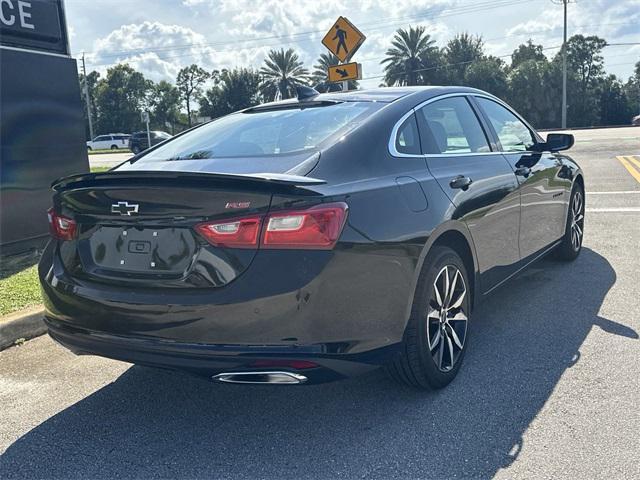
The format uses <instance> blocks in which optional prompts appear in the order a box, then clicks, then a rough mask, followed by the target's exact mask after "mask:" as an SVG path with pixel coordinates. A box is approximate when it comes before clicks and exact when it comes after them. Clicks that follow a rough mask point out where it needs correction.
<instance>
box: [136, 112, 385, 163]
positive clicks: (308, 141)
mask: <svg viewBox="0 0 640 480" xmlns="http://www.w3.org/2000/svg"><path fill="white" fill-rule="evenodd" d="M379 108H380V106H379V104H376V103H373V102H343V103H338V104H329V105H325V104H323V105H313V104H310V105H300V104H295V105H292V106H291V107H282V108H274V109H256V110H249V111H247V112H239V113H235V114H231V115H227V116H226V117H222V118H219V119H217V120H214V121H213V122H210V123H207V124H206V125H203V126H201V127H198V128H196V129H195V130H193V131H191V132H188V133H186V134H184V135H181V136H180V137H178V138H175V139H174V140H172V141H170V142H168V143H167V144H166V145H163V146H162V147H160V148H157V149H156V150H154V151H152V152H150V153H148V154H147V155H145V156H143V157H142V158H141V159H140V160H139V163H146V162H167V161H178V160H201V159H215V158H221V157H227V158H228V157H243V156H278V155H284V154H288V153H293V152H304V151H314V150H316V149H317V148H318V147H319V146H320V145H321V144H323V142H325V141H327V140H329V139H330V138H339V136H341V135H344V134H345V133H347V132H348V131H350V130H351V129H352V128H354V127H355V126H357V125H358V124H359V123H360V122H361V121H362V120H363V119H364V118H365V117H367V116H368V115H369V114H371V113H372V112H374V111H376V110H377V109H379Z"/></svg>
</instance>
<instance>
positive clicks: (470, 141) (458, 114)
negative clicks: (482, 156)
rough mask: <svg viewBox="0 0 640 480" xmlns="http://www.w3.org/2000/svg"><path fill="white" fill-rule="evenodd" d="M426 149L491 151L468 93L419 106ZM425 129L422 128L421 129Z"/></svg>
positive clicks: (436, 151)
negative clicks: (465, 96) (465, 95)
mask: <svg viewBox="0 0 640 480" xmlns="http://www.w3.org/2000/svg"><path fill="white" fill-rule="evenodd" d="M418 115H419V116H420V120H421V126H424V127H425V128H424V129H425V130H426V132H425V134H424V135H422V137H423V138H422V139H423V143H424V150H425V153H432V154H441V153H446V154H456V153H482V152H489V151H491V149H490V147H489V142H488V141H487V137H486V135H485V134H484V131H483V130H482V126H481V125H480V122H479V121H478V118H477V117H476V114H475V113H474V111H473V109H472V108H471V105H469V102H467V100H466V99H465V98H464V97H450V98H443V99H442V100H437V101H435V102H433V103H429V104H427V105H425V106H424V107H422V108H421V109H420V110H418ZM421 133H422V131H421Z"/></svg>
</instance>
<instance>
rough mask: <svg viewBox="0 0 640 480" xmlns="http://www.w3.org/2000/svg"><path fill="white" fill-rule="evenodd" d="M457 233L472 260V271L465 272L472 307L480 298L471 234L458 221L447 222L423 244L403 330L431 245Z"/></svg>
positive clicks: (407, 320)
mask: <svg viewBox="0 0 640 480" xmlns="http://www.w3.org/2000/svg"><path fill="white" fill-rule="evenodd" d="M451 231H454V232H458V233H460V234H461V235H462V236H463V237H464V239H465V240H466V242H467V244H468V245H469V248H470V250H471V256H472V258H473V271H472V272H467V273H468V274H469V275H472V276H473V285H474V288H473V302H472V307H471V308H473V307H474V304H475V302H476V299H478V298H480V297H481V296H480V276H479V267H478V260H477V255H476V248H475V245H474V243H473V239H472V238H471V233H470V232H469V229H468V228H467V226H466V225H465V224H464V223H462V222H459V221H456V220H449V221H447V222H445V223H443V224H441V225H439V226H438V227H437V228H436V229H435V230H434V231H433V233H432V234H431V235H430V236H429V239H428V240H427V242H426V243H425V245H424V247H423V249H422V252H421V253H420V257H419V258H418V262H417V265H416V269H415V271H414V274H413V281H412V284H411V295H410V296H409V299H408V302H407V306H406V310H405V325H404V328H406V326H407V323H408V322H409V319H410V318H411V312H412V309H413V304H414V301H415V298H416V295H417V293H418V292H417V288H418V282H419V281H420V276H421V275H422V271H423V269H424V267H425V262H426V259H427V256H428V255H429V252H430V251H431V248H432V247H433V245H434V244H435V243H436V242H437V241H438V239H440V238H441V237H442V236H443V235H444V234H446V233H448V232H451Z"/></svg>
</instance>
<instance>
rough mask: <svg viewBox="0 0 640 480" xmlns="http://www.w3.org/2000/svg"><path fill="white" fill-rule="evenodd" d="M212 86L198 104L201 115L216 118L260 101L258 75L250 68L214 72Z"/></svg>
mask: <svg viewBox="0 0 640 480" xmlns="http://www.w3.org/2000/svg"><path fill="white" fill-rule="evenodd" d="M212 78H213V82H214V85H213V87H211V88H210V89H208V90H207V91H206V92H205V95H204V98H203V99H202V100H201V102H200V111H201V113H202V114H203V115H206V116H209V117H212V118H217V117H220V116H222V115H227V114H229V113H231V112H235V111H238V110H242V109H244V108H248V107H251V106H253V105H257V104H258V103H260V101H261V96H260V74H259V73H258V72H256V71H255V70H252V69H250V68H236V69H233V70H222V71H221V72H219V71H217V70H216V71H214V72H213V74H212Z"/></svg>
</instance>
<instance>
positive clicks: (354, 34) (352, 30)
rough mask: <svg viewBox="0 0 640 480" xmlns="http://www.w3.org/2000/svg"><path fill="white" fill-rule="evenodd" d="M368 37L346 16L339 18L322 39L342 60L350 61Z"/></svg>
mask: <svg viewBox="0 0 640 480" xmlns="http://www.w3.org/2000/svg"><path fill="white" fill-rule="evenodd" d="M366 38H367V37H365V36H364V35H363V33H362V32H361V31H360V30H358V29H357V28H356V27H355V25H353V23H351V22H350V21H349V20H347V19H346V18H345V17H338V20H336V22H335V23H334V24H333V26H332V27H331V28H330V29H329V31H328V32H327V34H326V35H325V36H324V38H323V39H322V44H323V45H324V46H325V47H327V48H328V49H329V51H330V52H331V53H333V54H334V55H335V56H336V57H338V58H339V59H340V61H341V62H346V61H348V60H349V59H350V58H351V57H352V56H353V54H354V53H356V51H357V50H358V48H360V45H362V43H363V42H364V41H365V39H366Z"/></svg>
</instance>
